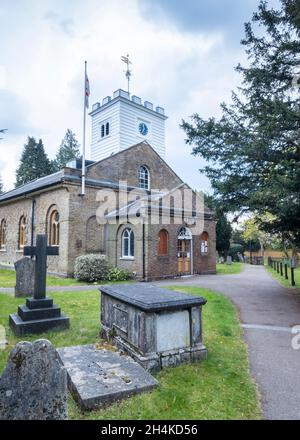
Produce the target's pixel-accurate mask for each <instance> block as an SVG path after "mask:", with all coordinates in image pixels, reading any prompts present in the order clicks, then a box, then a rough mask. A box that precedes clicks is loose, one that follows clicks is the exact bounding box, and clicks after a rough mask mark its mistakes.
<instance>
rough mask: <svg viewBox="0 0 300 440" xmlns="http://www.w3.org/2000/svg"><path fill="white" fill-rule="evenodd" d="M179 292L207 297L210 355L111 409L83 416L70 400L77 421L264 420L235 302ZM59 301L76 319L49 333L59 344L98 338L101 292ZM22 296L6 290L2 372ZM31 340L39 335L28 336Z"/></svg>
mask: <svg viewBox="0 0 300 440" xmlns="http://www.w3.org/2000/svg"><path fill="white" fill-rule="evenodd" d="M176 290H181V291H185V292H187V293H191V294H195V295H201V296H204V297H205V298H206V299H207V300H208V303H207V304H206V305H205V306H204V309H203V314H204V341H205V345H206V346H207V348H208V359H207V360H206V361H202V362H200V363H195V364H190V365H182V366H179V367H176V368H169V369H166V370H163V371H161V372H160V373H159V374H157V375H156V376H157V378H158V380H159V382H160V386H159V387H158V388H157V389H156V390H154V391H153V392H151V393H146V394H143V395H139V396H135V397H132V398H130V399H128V400H126V401H123V402H120V403H118V404H114V405H112V406H111V407H109V408H106V409H103V410H98V411H92V412H87V413H84V414H82V413H81V412H80V411H79V409H78V407H77V405H76V404H75V402H74V401H73V399H72V398H71V397H70V398H69V418H71V419H133V420H135V419H146V420H150V419H258V418H260V417H261V412H260V405H259V402H258V398H257V392H256V386H255V384H254V382H253V381H252V379H251V378H250V376H249V365H248V357H247V349H246V345H245V343H244V341H243V337H242V330H241V328H240V326H239V322H238V319H237V313H236V310H235V308H234V306H233V305H232V304H231V303H230V302H229V300H228V299H226V298H225V297H224V296H222V295H220V294H217V293H214V292H212V291H208V290H205V289H199V288H196V287H195V288H193V287H186V288H182V286H181V287H180V288H177V289H176ZM51 296H52V297H53V298H54V300H55V302H56V303H57V304H59V305H60V306H61V307H62V310H63V311H64V312H65V313H66V314H67V315H68V316H69V317H70V318H71V328H70V329H69V330H65V331H63V332H60V333H55V332H51V333H46V334H42V335H40V336H39V337H42V338H47V339H49V340H51V342H52V343H53V344H54V345H55V346H56V347H59V346H67V345H77V344H87V343H93V342H96V341H97V339H98V334H99V310H100V309H99V293H98V291H87V292H55V293H53V294H51ZM20 303H22V300H21V299H20V298H14V297H13V296H11V295H7V294H0V324H2V325H4V326H5V327H6V329H7V335H8V336H7V338H8V341H9V347H8V348H7V349H6V350H3V351H0V373H1V371H2V370H3V368H4V366H5V362H6V359H7V356H8V354H9V351H10V349H11V348H12V347H13V345H14V344H15V343H16V342H17V341H18V340H21V339H24V337H23V338H16V337H15V336H14V335H13V334H12V333H11V331H10V330H9V329H8V325H7V324H8V314H9V313H14V312H16V310H17V305H18V304H20ZM26 339H27V340H34V339H37V336H34V337H26Z"/></svg>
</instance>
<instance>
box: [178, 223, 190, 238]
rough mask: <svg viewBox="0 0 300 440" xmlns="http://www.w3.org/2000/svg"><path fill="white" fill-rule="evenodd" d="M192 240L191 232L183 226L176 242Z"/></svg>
mask: <svg viewBox="0 0 300 440" xmlns="http://www.w3.org/2000/svg"><path fill="white" fill-rule="evenodd" d="M191 239H192V232H191V231H190V229H188V228H186V227H185V226H183V227H182V228H181V229H180V231H179V233H178V240H191Z"/></svg>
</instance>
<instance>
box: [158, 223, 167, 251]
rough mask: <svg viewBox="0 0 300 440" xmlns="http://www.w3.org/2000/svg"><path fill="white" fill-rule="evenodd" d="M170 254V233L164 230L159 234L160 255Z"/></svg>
mask: <svg viewBox="0 0 300 440" xmlns="http://www.w3.org/2000/svg"><path fill="white" fill-rule="evenodd" d="M168 252H169V233H168V231H167V230H166V229H162V230H161V231H159V234H158V255H167V254H168Z"/></svg>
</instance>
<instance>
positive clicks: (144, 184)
mask: <svg viewBox="0 0 300 440" xmlns="http://www.w3.org/2000/svg"><path fill="white" fill-rule="evenodd" d="M139 186H140V188H142V189H147V190H148V189H150V173H149V170H148V168H147V167H146V166H145V165H143V166H141V167H140V170H139Z"/></svg>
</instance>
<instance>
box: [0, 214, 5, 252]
mask: <svg viewBox="0 0 300 440" xmlns="http://www.w3.org/2000/svg"><path fill="white" fill-rule="evenodd" d="M5 245H6V220H5V218H4V219H2V220H1V224H0V249H4V248H5Z"/></svg>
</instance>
